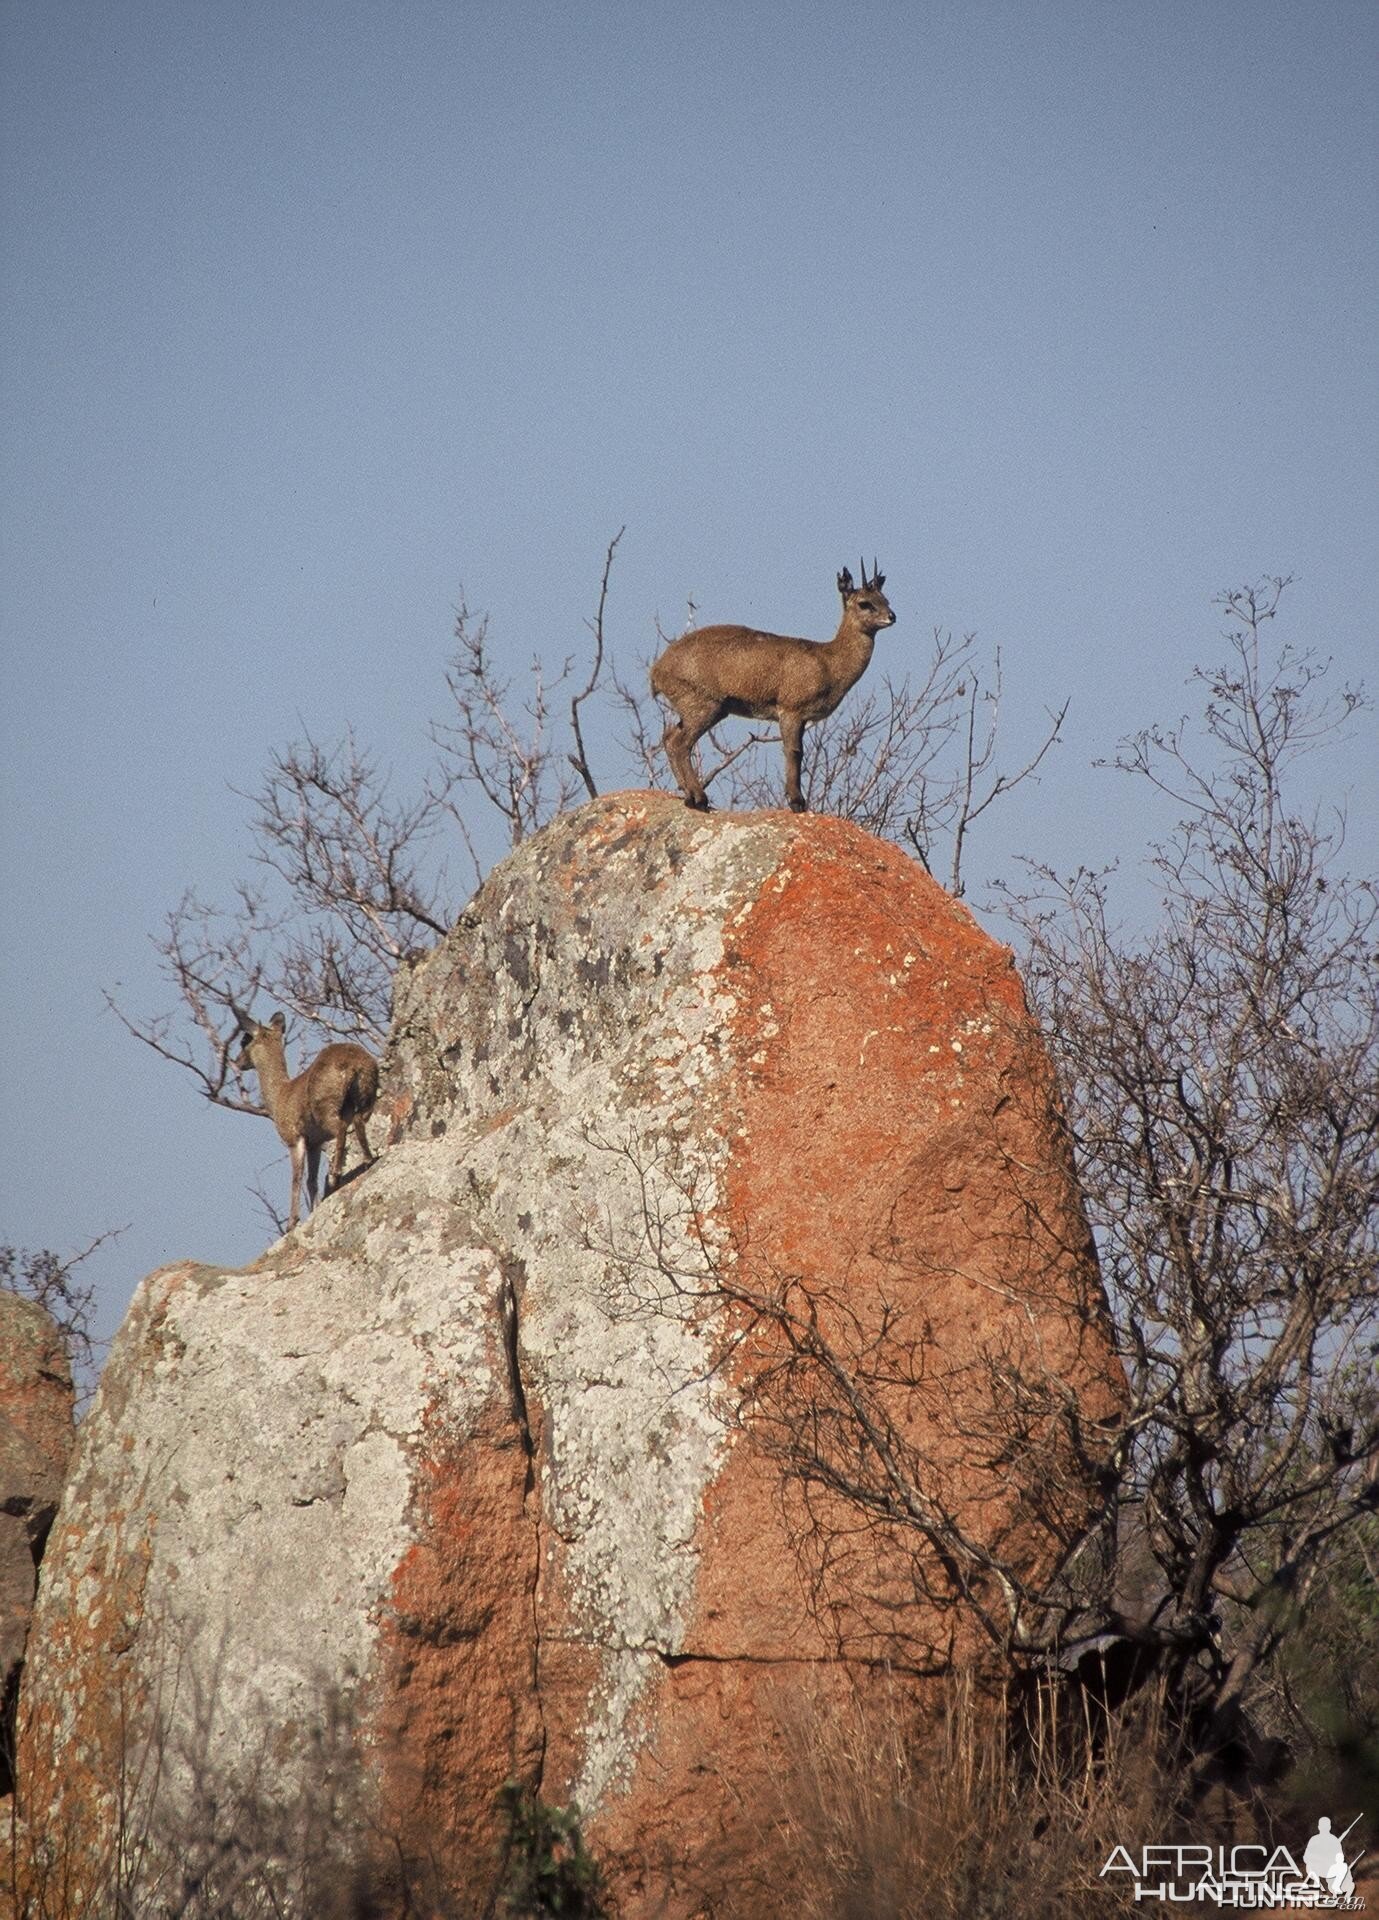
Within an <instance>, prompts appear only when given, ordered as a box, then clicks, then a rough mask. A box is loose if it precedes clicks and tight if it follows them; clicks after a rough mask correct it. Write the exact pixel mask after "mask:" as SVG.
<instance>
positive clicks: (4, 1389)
mask: <svg viewBox="0 0 1379 1920" xmlns="http://www.w3.org/2000/svg"><path fill="white" fill-rule="evenodd" d="M72 1409H73V1393H72V1369H71V1365H70V1362H69V1359H68V1355H67V1349H66V1346H65V1345H64V1343H63V1339H62V1335H61V1334H60V1332H59V1331H58V1328H57V1326H56V1324H55V1323H54V1321H53V1319H52V1317H51V1316H50V1315H49V1314H48V1313H47V1312H45V1310H44V1309H43V1308H42V1307H41V1306H39V1305H38V1303H37V1302H36V1301H34V1300H29V1299H26V1298H24V1297H23V1296H22V1295H20V1294H17V1293H11V1292H9V1291H8V1290H6V1289H2V1288H0V1794H4V1793H8V1791H9V1789H10V1786H11V1774H10V1756H11V1754H12V1751H13V1714H14V1702H15V1695H16V1693H17V1690H18V1685H19V1674H20V1669H21V1666H22V1664H23V1659H24V1644H25V1641H26V1639H27V1637H28V1631H29V1616H30V1614H31V1612H32V1610H33V1601H34V1589H35V1587H36V1585H37V1582H38V1563H39V1561H40V1559H41V1558H42V1555H43V1549H44V1545H45V1543H46V1541H47V1538H48V1530H49V1528H50V1527H51V1526H52V1523H53V1519H54V1517H55V1515H56V1513H57V1508H58V1501H59V1500H60V1498H61V1496H62V1483H63V1480H64V1478H65V1477H66V1473H67V1466H68V1461H69V1459H70V1457H71V1452H72V1446H73V1442H74V1439H75V1430H74V1427H73V1424H72Z"/></svg>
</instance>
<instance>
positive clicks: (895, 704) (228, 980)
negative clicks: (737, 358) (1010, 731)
mask: <svg viewBox="0 0 1379 1920" xmlns="http://www.w3.org/2000/svg"><path fill="white" fill-rule="evenodd" d="M624 531H625V530H624V529H621V528H620V529H619V531H618V532H617V533H616V534H615V535H614V536H613V538H612V539H611V540H610V541H609V542H608V544H607V547H606V548H605V551H604V557H603V568H602V573H601V577H600V582H599V592H598V600H597V605H596V610H595V613H594V615H593V617H592V618H591V619H590V620H588V621H587V622H586V627H587V629H588V634H589V637H590V642H591V649H590V654H589V657H588V659H587V662H586V664H585V665H584V666H583V667H581V668H580V669H579V670H578V671H577V669H576V657H575V655H573V654H571V655H570V656H568V657H567V658H565V659H564V660H563V662H562V663H561V665H560V667H559V668H558V670H556V671H554V672H551V671H548V669H547V668H546V667H545V665H544V664H543V662H542V660H541V659H540V658H539V657H536V658H534V659H533V660H532V662H531V664H530V668H529V671H528V673H527V675H526V679H525V684H524V686H523V687H522V688H520V689H519V688H518V686H517V685H516V683H515V681H514V678H513V677H512V676H511V675H506V674H504V673H502V672H500V671H499V669H498V667H497V665H496V663H495V655H494V649H493V647H492V645H491V643H490V638H489V622H488V619H487V616H484V615H476V614H473V613H471V611H470V610H469V608H468V607H467V606H466V605H465V604H464V602H463V601H461V604H460V606H459V607H458V609H457V610H456V615H455V650H454V653H453V655H452V658H451V660H450V663H449V666H448V668H447V671H446V676H445V685H446V690H447V693H448V695H449V705H448V708H447V710H446V711H445V713H444V714H443V715H442V716H441V717H439V718H437V719H435V720H433V721H432V722H431V724H430V727H429V729H428V731H429V737H430V740H431V744H432V745H433V747H434V748H435V752H436V759H435V762H434V765H433V766H432V768H431V769H430V771H429V773H428V774H427V775H426V777H425V778H424V780H423V782H422V785H421V789H420V792H419V793H418V794H417V795H416V796H415V797H413V798H405V797H404V798H398V797H397V796H396V795H395V793H394V790H393V785H392V782H391V780H390V778H389V777H388V775H387V774H386V772H385V771H384V770H383V769H382V768H381V767H380V766H379V763H378V761H377V760H376V759H375V757H374V756H373V755H372V754H371V753H370V752H369V751H368V750H367V749H366V748H365V747H364V746H363V745H361V743H360V741H359V740H358V738H357V737H356V735H355V734H354V733H353V732H350V733H347V734H346V735H345V737H344V738H343V739H342V740H340V741H338V742H336V743H335V744H334V745H325V744H322V743H321V742H319V741H317V740H315V739H314V738H312V736H311V735H310V734H308V735H306V737H305V738H304V739H303V740H301V741H300V742H296V743H294V744H292V745H291V746H288V747H286V748H284V749H280V750H277V751H275V752H274V753H273V755H272V757H271V759H270V761H269V764H268V769H267V771H266V773H265V774H264V777H263V780H262V782H261V783H260V785H259V786H258V788H257V789H256V790H254V791H253V792H250V793H247V794H243V795H241V797H242V798H244V799H246V800H248V802H249V803H250V806H251V808H252V812H251V816H250V823H249V832H250V843H251V844H250V853H249V859H250V863H251V866H252V868H253V869H254V871H253V873H252V875H251V877H250V878H247V879H245V880H244V881H242V882H240V884H239V885H238V886H237V887H236V889H235V894H234V898H233V901H232V902H231V903H230V904H228V905H219V904H214V903H211V902H208V901H206V900H204V899H202V898H201V897H200V895H199V894H197V893H196V892H194V891H188V892H187V893H185V894H184V895H183V897H182V899H181V900H180V901H179V902H178V903H177V905H176V906H175V907H173V908H172V909H171V911H170V912H169V913H168V915H167V919H166V922H165V925H164V928H163V931H162V932H161V933H160V934H159V935H157V936H156V937H155V939H154V947H155V950H156V952H157V955H158V959H159V963H160V967H161V970H162V972H163V975H164V977H165V979H166V980H167V982H168V985H169V987H170V989H171V1000H172V1003H171V1005H170V1006H168V1007H166V1008H164V1009H163V1010H162V1011H160V1012H158V1013H155V1014H153V1015H140V1014H136V1013H133V1012H131V1011H130V1010H129V1009H128V1008H127V1007H126V1006H125V1005H124V1004H122V1002H121V1001H120V1000H119V999H118V998H117V997H116V996H115V995H113V994H109V993H108V994H107V995H106V999H107V1002H108V1004H109V1005H110V1007H111V1008H112V1010H113V1011H114V1012H115V1014H116V1015H117V1017H118V1018H119V1019H120V1020H121V1021H122V1022H123V1024H124V1025H125V1027H126V1028H127V1029H128V1030H129V1032H130V1033H132V1034H133V1035H134V1036H135V1038H136V1039H138V1040H140V1041H141V1042H142V1043H143V1044H144V1045H146V1046H148V1047H150V1048H152V1050H153V1051H154V1052H156V1053H157V1054H158V1055H159V1056H160V1057H161V1058H163V1059H165V1060H167V1061H169V1062H170V1063H171V1064H173V1065H175V1066H177V1067H179V1068H180V1069H182V1070H183V1071H184V1072H186V1073H188V1074H190V1075H191V1077H192V1079H193V1080H194V1082H195V1083H196V1085H197V1086H198V1088H199V1089H200V1091H201V1093H202V1094H203V1095H204V1096H205V1098H206V1099H208V1100H210V1101H212V1102H214V1103H215V1104H216V1105H218V1106H224V1107H228V1108H230V1109H231V1110H232V1111H235V1112H241V1113H252V1114H262V1113H263V1111H264V1109H263V1107H262V1105H261V1104H260V1102H259V1101H258V1100H256V1099H255V1098H254V1097H253V1096H252V1095H251V1094H250V1093H249V1092H248V1091H247V1090H246V1087H245V1085H244V1083H243V1081H242V1080H241V1079H239V1078H238V1077H237V1076H236V1075H235V1074H234V1073H233V1071H232V1068H231V1062H230V1057H229V1053H230V1044H231V1042H232V1040H233V1038H234V1032H235V1025H236V1014H235V1011H234V1009H235V1007H236V1006H240V1007H244V1008H246V1009H250V1010H252V1009H253V1008H254V1007H255V1005H256V1004H257V1003H260V1002H264V1003H267V1004H269V1005H271V1006H274V1007H281V1008H284V1009H285V1010H286V1011H287V1013H288V1014H289V1015H290V1016H292V1018H293V1019H294V1020H295V1021H296V1022H297V1023H299V1025H300V1026H301V1027H303V1028H304V1029H305V1032H304V1034H303V1035H302V1036H301V1043H302V1044H304V1045H305V1047H306V1048H307V1050H308V1051H310V1050H311V1049H312V1048H313V1047H319V1046H320V1045H322V1044H324V1043H327V1042H329V1041H332V1040H345V1041H358V1042H360V1043H362V1044H363V1045H365V1046H368V1047H372V1048H375V1049H376V1048H379V1047H380V1046H381V1045H382V1044H383V1041H384V1040H385V1038H386V1035H387V1029H388V1022H389V1017H390V1010H391V998H392V983H393V979H394V977H395V975H396V973H397V970H398V968H399V967H402V966H405V965H407V964H408V963H409V962H410V961H411V960H412V959H413V958H415V957H416V956H417V955H418V954H419V953H421V952H422V951H424V950H425V949H426V948H428V947H429V946H431V945H432V944H434V942H435V941H436V940H438V939H439V938H440V937H441V936H442V935H443V934H444V933H445V932H446V930H447V929H448V928H449V927H450V925H452V924H453V921H454V919H455V916H456V914H457V913H458V911H459V908H460V906H461V904H462V900H463V897H464V894H465V892H466V891H467V890H468V888H467V886H466V885H465V884H464V882H465V881H467V882H468V883H470V884H477V883H478V881H479V880H480V879H482V877H483V872H484V860H483V855H482V852H481V847H482V844H483V841H484V838H485V835H484V832H483V828H482V824H481V823H482V822H483V820H484V819H485V817H487V819H488V821H489V822H490V823H492V822H494V821H495V820H496V823H497V824H498V826H499V829H500V831H501V833H502V835H503V838H504V839H505V840H506V842H507V844H508V845H509V846H516V845H518V844H519V843H520V842H521V841H522V840H523V839H525V838H526V837H527V835H529V834H531V833H533V832H535V831H536V830H537V829H538V828H540V827H542V826H544V825H545V824H546V822H547V821H549V820H551V819H553V818H554V817H555V815H556V814H558V813H560V812H561V811H563V810H564V809H565V808H567V807H569V806H570V805H572V804H573V803H574V802H575V801H577V800H578V799H579V798H580V796H581V794H585V795H588V796H590V797H596V796H597V794H598V792H599V790H600V789H599V782H598V779H597V776H596V774H595V771H594V762H593V755H592V753H591V751H590V744H589V733H588V731H587V730H586V724H585V715H586V712H587V710H588V709H589V708H590V707H591V705H593V706H599V705H604V706H606V707H608V709H609V710H610V712H614V713H615V712H618V711H621V714H622V716H623V723H624V726H623V734H624V737H623V739H622V740H621V742H619V743H618V744H617V746H616V747H615V749H614V751H615V753H616V754H617V755H618V756H619V764H618V771H619V773H620V774H621V776H622V777H623V778H627V777H629V776H630V777H632V778H638V777H640V778H645V779H647V780H648V781H650V782H651V783H653V784H655V783H656V782H657V781H658V780H659V779H660V778H661V777H662V763H661V753H660V745H659V742H660V736H661V731H662V727H661V722H660V720H659V719H658V718H657V717H656V714H655V710H654V709H653V708H652V706H651V703H650V700H649V697H648V696H647V695H646V694H645V693H643V692H641V691H640V690H639V686H640V687H644V686H645V671H644V668H643V670H642V671H641V672H640V674H639V675H638V677H637V679H636V680H631V679H628V678H626V677H623V676H620V674H619V672H618V669H617V667H616V664H615V663H614V660H613V657H612V650H611V648H610V646H609V644H608V639H607V630H606V615H607V607H608V597H609V587H610V582H611V578H612V571H613V564H614V559H615V556H616V553H617V549H618V546H619V543H620V542H621V540H622V538H623V532H624ZM694 612H695V610H694V608H693V607H692V606H691V608H690V617H691V619H693V617H694ZM660 638H661V640H662V642H663V643H664V642H665V641H666V638H667V636H665V635H664V634H661V636H660ZM999 671H1000V663H999V658H998V659H997V662H996V669H995V679H994V682H993V685H992V686H991V687H990V688H986V687H984V686H983V685H982V680H981V675H980V672H979V669H978V664H977V659H976V651H975V642H974V640H973V638H972V636H970V635H968V636H966V637H965V638H963V639H962V640H961V641H956V642H955V641H954V640H953V639H952V637H951V636H949V635H943V634H937V633H936V634H935V637H934V653H933V659H932V662H931V664H930V667H929V670H928V672H927V674H926V676H925V678H924V680H923V681H922V682H921V683H919V684H917V685H911V684H910V683H909V682H908V681H899V682H895V683H892V682H888V683H887V684H886V686H885V689H884V691H883V692H881V693H877V694H873V695H872V696H871V698H870V699H869V700H867V701H866V702H865V703H864V704H863V705H861V706H859V707H857V708H856V709H855V710H841V711H840V712H839V713H837V714H835V715H833V716H832V718H831V719H830V720H829V721H827V722H826V723H824V724H823V725H822V726H820V727H818V728H816V729H814V731H813V733H812V734H811V736H810V739H811V742H812V744H811V748H810V754H809V759H808V767H807V774H806V781H807V788H808V793H809V799H810V805H811V806H813V807H816V808H819V809H822V810H827V811H831V812H834V813H838V814H842V815H843V816H845V817H846V818H848V819H852V820H856V821H857V822H858V824H859V825H861V826H864V827H866V828H867V829H868V830H869V831H872V832H875V833H880V834H884V835H887V836H888V837H890V838H892V839H895V840H898V841H900V842H901V843H902V844H904V845H906V846H908V847H910V848H911V849H912V850H914V851H915V852H916V853H917V854H918V855H919V857H920V859H921V860H922V861H923V862H924V864H925V865H926V867H927V866H930V865H931V863H932V861H933V860H935V859H937V858H938V857H939V849H940V847H943V849H944V852H943V866H944V870H945V877H946V879H947V882H948V885H949V887H950V889H951V890H952V891H953V892H955V893H961V892H962V891H963V884H964V882H963V858H964V852H965V849H966V845H967V836H968V833H969V831H970V829H971V828H972V827H973V826H974V825H975V824H976V822H977V820H978V819H979V818H981V816H982V815H983V814H984V813H985V812H986V810H987V809H988V808H989V807H990V806H992V805H993V804H994V802H995V801H996V800H997V799H999V798H1001V797H1003V796H1004V795H1006V794H1008V793H1009V792H1010V791H1011V790H1012V789H1013V788H1015V787H1016V786H1018V785H1019V784H1020V782H1021V781H1023V780H1025V779H1028V778H1030V777H1032V775H1033V774H1034V772H1035V770H1036V768H1037V767H1038V765H1039V763H1040V762H1041V761H1042V759H1043V757H1044V755H1045V753H1046V752H1047V751H1048V749H1049V747H1050V746H1052V745H1053V743H1054V741H1055V740H1056V739H1057V738H1058V735H1059V732H1060V729H1061V726H1062V722H1063V715H1064V713H1066V706H1065V707H1064V709H1063V710H1062V711H1061V712H1059V713H1056V714H1051V715H1050V725H1049V729H1048V732H1047V734H1046V736H1045V737H1044V739H1043V742H1042V744H1041V745H1040V746H1039V747H1038V749H1037V750H1036V752H1035V753H1034V754H1033V755H1032V756H1031V758H1030V760H1029V761H1028V763H1027V764H1026V765H1025V766H1023V767H1022V768H1021V769H1020V770H1019V771H1018V772H1016V773H1014V774H1007V773H1003V772H1000V771H998V770H997V769H996V766H995V755H996V733H997V720H998V714H999V697H1000V681H999ZM772 737H773V736H771V735H769V734H768V733H766V732H753V733H749V734H748V735H747V736H746V738H745V739H744V740H741V741H739V742H738V743H737V744H735V745H732V746H726V747H725V746H723V745H722V744H721V743H718V742H715V743H714V744H715V746H716V747H717V748H718V759H717V763H716V764H715V765H714V766H713V767H711V768H710V769H709V771H708V772H707V774H706V776H705V779H706V783H708V782H711V781H713V780H715V779H722V778H724V777H725V776H726V792H727V798H728V803H729V805H731V806H733V807H737V808H745V807H761V806H771V805H775V804H776V803H777V801H778V798H779V795H778V793H777V791H776V788H775V786H774V784H773V781H772V771H771V770H770V763H768V762H767V761H765V760H764V759H763V758H762V757H761V755H760V751H759V750H760V748H761V746H762V744H763V743H764V742H765V741H766V740H767V739H769V738H772ZM457 835H458V841H459V845H460V847H461V848H462V849H463V851H464V854H465V856H466V860H467V864H468V873H467V875H464V876H463V877H462V878H461V879H457V878H456V877H455V876H454V874H453V873H452V863H451V861H450V860H449V859H448V858H447V857H446V854H447V843H449V844H450V845H451V846H453V844H454V841H455V837H456V836H457ZM945 843H946V844H945ZM265 1205H267V1203H266V1202H265ZM268 1211H269V1214H270V1216H271V1217H273V1218H274V1219H275V1220H276V1214H274V1212H273V1209H272V1208H271V1206H270V1207H268Z"/></svg>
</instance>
